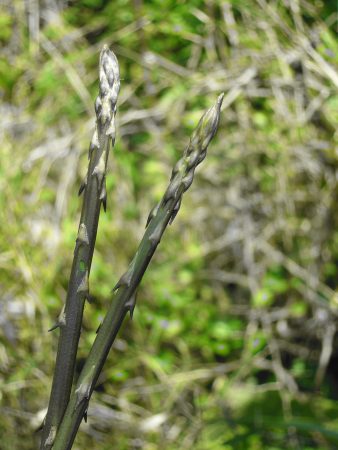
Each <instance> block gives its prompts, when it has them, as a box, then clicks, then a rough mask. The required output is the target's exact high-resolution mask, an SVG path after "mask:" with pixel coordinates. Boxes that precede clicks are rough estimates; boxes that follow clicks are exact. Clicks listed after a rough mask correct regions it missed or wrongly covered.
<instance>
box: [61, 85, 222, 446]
mask: <svg viewBox="0 0 338 450" xmlns="http://www.w3.org/2000/svg"><path fill="white" fill-rule="evenodd" d="M223 95H224V94H222V95H220V96H219V97H218V99H217V102H216V104H215V105H214V106H213V107H212V108H210V109H209V110H208V111H207V112H206V113H205V114H204V115H203V116H202V118H201V119H200V121H199V123H198V126H197V128H196V130H195V131H194V132H193V134H192V137H191V139H190V143H189V145H188V147H187V148H186V150H185V152H184V154H183V157H182V158H181V159H180V160H179V161H178V162H177V164H176V165H175V167H174V169H173V171H172V175H171V179H170V182H169V186H168V188H167V190H166V191H165V194H164V196H163V198H162V200H161V201H160V203H159V204H158V205H157V206H156V207H155V208H154V209H153V210H152V211H151V213H150V215H149V218H148V222H147V228H146V231H145V234H144V236H143V238H142V241H141V243H140V245H139V247H138V250H137V252H136V254H135V256H134V258H133V260H132V262H131V264H130V266H129V268H128V270H127V272H126V273H125V274H124V275H123V276H122V277H121V278H120V280H119V281H118V283H117V284H116V286H115V287H114V289H113V299H112V303H111V306H110V308H109V310H108V312H107V315H106V316H105V318H104V321H103V323H102V325H101V327H100V328H99V330H98V332H97V336H96V339H95V341H94V344H93V346H92V348H91V351H90V353H89V356H88V358H87V360H86V363H85V365H84V367H83V369H82V372H81V374H80V376H79V379H78V382H77V384H76V387H75V389H74V390H73V392H72V395H71V398H70V401H69V404H68V407H67V410H66V412H65V415H64V417H63V420H62V422H61V425H60V428H59V430H58V431H57V434H56V437H55V441H54V445H53V450H69V449H71V447H72V444H73V441H74V439H75V436H76V433H77V430H78V428H79V426H80V423H81V420H82V417H83V416H84V415H85V414H86V411H87V408H88V403H89V399H90V397H91V394H92V392H93V389H94V387H95V383H96V382H97V379H98V377H99V374H100V372H101V370H102V367H103V365H104V362H105V360H106V358H107V356H108V353H109V350H110V348H111V346H112V344H113V342H114V339H115V337H116V335H117V333H118V330H119V328H120V326H121V324H122V321H123V319H124V317H125V315H126V314H127V312H128V311H129V312H130V315H131V317H132V314H133V310H134V307H135V301H136V300H135V299H136V297H135V295H136V289H137V287H138V285H139V284H140V282H141V279H142V277H143V274H144V272H145V270H146V269H147V267H148V264H149V262H150V260H151V258H152V256H153V254H154V252H155V250H156V248H157V246H158V244H159V242H160V240H161V237H162V235H163V233H164V231H165V229H166V227H167V225H168V223H172V221H173V220H174V218H175V216H176V214H177V213H178V210H179V208H180V204H181V200H182V196H183V193H184V192H185V191H186V190H187V189H188V188H189V187H190V185H191V183H192V182H193V178H194V172H195V169H196V167H197V165H198V164H200V163H201V162H202V161H203V159H204V158H205V156H206V151H207V147H208V145H209V143H210V141H211V139H212V138H213V137H214V135H215V133H216V131H217V128H218V123H219V116H220V109H221V105H222V100H223Z"/></svg>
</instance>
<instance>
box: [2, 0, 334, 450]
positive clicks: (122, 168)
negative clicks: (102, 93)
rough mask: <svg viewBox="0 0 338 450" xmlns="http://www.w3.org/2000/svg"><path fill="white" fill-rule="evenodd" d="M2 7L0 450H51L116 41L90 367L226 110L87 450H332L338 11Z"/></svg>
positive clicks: (111, 371)
mask: <svg viewBox="0 0 338 450" xmlns="http://www.w3.org/2000/svg"><path fill="white" fill-rule="evenodd" d="M1 3H2V8H1V13H0V42H1V48H2V49H1V54H0V89H1V91H0V110H1V125H0V133H1V166H0V227H1V230H0V233H1V243H0V249H1V252H0V288H1V302H0V322H1V335H0V394H1V406H0V412H1V415H0V435H1V437H2V438H1V444H0V447H1V449H4V450H13V449H34V448H36V447H37V445H38V441H39V433H38V432H36V429H37V428H38V427H39V425H40V424H41V422H42V419H43V417H44V414H45V411H46V407H47V403H48V395H49V392H50V383H51V378H52V371H53V366H54V358H55V351H56V345H57V334H58V332H57V331H56V332H54V333H47V330H48V328H50V326H51V325H52V324H53V323H54V321H55V318H56V317H57V316H58V314H59V312H60V309H61V305H62V302H63V301H64V299H65V295H66V289H67V282H68V276H69V273H70V267H71V261H72V253H73V248H74V243H75V237H76V232H77V227H78V220H79V213H80V208H81V199H80V200H79V199H78V197H77V191H78V188H79V186H80V183H81V180H82V179H83V177H84V175H85V173H86V167H87V150H88V145H89V141H90V139H91V135H92V131H93V125H94V108H93V101H94V98H95V97H96V95H97V87H98V70H97V69H98V56H99V51H100V49H101V48H102V45H103V44H104V43H107V44H108V45H109V46H110V47H111V48H112V49H113V50H114V52H115V53H116V55H117V56H118V59H119V63H120V68H121V77H122V83H121V91H120V98H119V105H118V115H117V142H116V147H115V150H114V153H113V154H111V157H110V162H109V175H108V178H107V188H108V210H107V213H106V214H105V215H104V214H102V216H101V219H100V224H99V231H98V238H97V247H96V251H95V255H94V261H93V266H92V271H91V279H90V288H91V296H92V303H91V304H87V305H86V309H85V316H84V324H83V333H82V337H81V343H80V349H79V362H78V370H80V369H81V366H82V365H83V360H84V358H85V356H86V354H87V351H88V348H89V346H90V345H91V343H92V342H93V339H94V336H95V330H96V328H97V326H98V325H99V322H100V320H101V318H102V316H103V315H104V312H105V310H106V308H107V305H108V303H109V298H110V291H111V289H112V287H113V286H114V284H115V282H116V281H117V280H118V278H119V276H120V275H121V274H122V273H123V272H124V270H125V269H126V267H127V265H128V262H129V261H130V260H131V258H132V256H133V254H134V252H135V249H136V246H137V243H138V241H139V239H140V237H141V236H142V234H143V230H144V225H145V221H146V218H147V215H148V213H149V211H150V209H151V208H152V207H153V206H154V204H155V203H156V201H158V200H159V199H160V197H161V195H162V193H163V191H164V189H165V187H166V184H167V181H168V178H169V176H170V171H171V167H172V165H173V163H174V162H175V161H176V159H177V158H178V157H179V155H181V153H182V151H183V149H184V147H185V146H186V144H187V142H188V139H189V135H190V133H191V131H192V129H193V128H194V126H195V125H196V123H197V121H198V119H199V117H200V116H201V114H202V112H203V111H204V109H205V108H207V107H209V106H211V104H212V103H213V102H214V101H215V99H216V96H217V95H218V94H219V93H220V92H222V91H224V92H225V99H224V102H223V113H222V116H221V123H220V128H219V132H218V135H217V138H216V139H215V140H214V141H213V142H212V145H211V146H210V149H209V154H208V156H207V159H206V160H205V162H204V163H203V165H202V166H201V167H199V169H198V175H197V177H196V180H195V183H194V185H193V186H192V188H191V190H190V191H189V192H188V193H187V194H186V195H185V197H184V200H183V205H182V208H181V210H180V213H179V215H178V217H177V218H176V220H175V222H174V224H173V226H172V227H170V229H169V230H168V232H167V233H166V235H165V237H164V239H163V241H162V243H161V245H160V246H159V248H158V251H157V253H156V256H155V258H154V261H153V262H152V264H151V266H150V268H149V270H148V273H147V274H146V275H145V278H144V280H143V283H142V286H141V288H140V289H139V295H138V303H137V308H136V310H135V314H134V320H133V321H132V322H131V321H130V319H129V318H128V319H126V321H125V323H124V326H123V329H122V332H121V333H120V334H119V336H118V339H117V340H116V343H115V345H114V348H113V350H112V352H111V354H110V356H109V359H108V361H107V364H106V366H105V368H104V371H103V373H102V375H101V377H100V380H99V383H98V386H97V389H96V391H95V392H94V395H93V398H92V402H91V404H90V408H89V412H88V423H87V424H83V425H82V426H81V429H80V433H79V435H78V438H77V440H76V444H75V445H74V448H76V449H89V448H90V449H98V450H100V449H119V450H127V449H128V450H129V449H144V450H156V449H162V450H179V449H180V450H181V449H182V450H183V449H184V450H188V449H194V450H218V449H226V450H231V449H239V450H258V449H270V450H277V449H278V450H282V449H301V450H303V449H304V450H306V449H314V448H316V449H336V448H338V349H337V336H336V327H337V325H338V320H337V318H338V296H337V291H335V289H336V287H337V284H336V280H337V261H338V231H337V222H338V220H337V218H338V217H337V184H336V179H337V159H338V156H337V155H338V154H337V149H336V148H335V138H336V137H337V134H335V128H336V124H337V120H338V96H337V87H338V74H337V71H336V69H337V62H338V52H337V50H338V45H337V40H336V36H335V29H336V26H337V25H336V20H337V13H336V11H335V6H336V2H335V1H310V0H280V1H267V0H242V1H239V0H229V1H222V0H205V1H202V0H190V1H184V0H180V1H173V0H149V1H144V2H143V1H142V0H134V1H131V0H115V1H104V0H80V1H65V0H44V1H38V0H26V1H22V0H21V1H19V0H15V1H9V0H2V2H1Z"/></svg>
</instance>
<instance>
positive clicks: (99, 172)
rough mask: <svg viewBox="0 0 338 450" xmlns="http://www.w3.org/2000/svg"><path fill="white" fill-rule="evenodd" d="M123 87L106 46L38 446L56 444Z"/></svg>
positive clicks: (113, 56)
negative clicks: (50, 383)
mask: <svg viewBox="0 0 338 450" xmlns="http://www.w3.org/2000/svg"><path fill="white" fill-rule="evenodd" d="M119 88H120V75H119V67H118V62H117V59H116V57H115V55H114V53H112V52H111V51H110V50H109V49H108V47H107V46H104V47H103V49H102V51H101V55H100V82H99V95H98V97H97V98H96V101H95V112H96V118H97V119H96V126H95V131H94V135H93V138H92V141H91V144H90V147H89V155H88V157H89V166H88V173H87V178H86V180H85V181H84V183H82V185H81V187H80V191H79V195H80V194H81V193H82V192H84V198H83V206H82V212H81V219H80V225H79V229H78V235H77V239H76V245H75V250H74V259H73V265H72V270H71V275H70V280H69V285H68V292H67V298H66V303H65V306H64V308H63V310H62V312H61V314H60V316H59V319H58V321H57V323H56V324H55V325H54V326H53V327H52V328H51V330H53V329H55V328H60V337H59V344H58V351H57V356H56V363H55V371H54V379H53V384H52V390H51V395H50V401H49V406H48V412H47V416H46V420H45V424H44V428H43V433H42V440H41V447H40V448H41V449H44V450H47V449H50V448H51V447H52V444H53V441H54V438H55V434H56V431H57V428H58V426H59V424H60V421H61V419H62V417H63V414H64V412H65V409H66V406H67V403H68V401H69V397H70V392H71V387H72V383H73V375H74V366H75V360H76V353H77V347H78V342H79V337H80V332H81V323H82V315H83V308H84V303H85V300H86V298H88V294H89V287H88V276H89V273H90V268H91V263H92V257H93V252H94V246H95V240H96V233H97V226H98V221H99V215H100V206H101V204H102V205H103V208H104V210H106V195H107V194H106V182H105V176H106V168H107V160H108V153H109V145H110V140H111V141H112V145H114V142H115V113H116V102H117V97H118V93H119ZM51 330H50V331H51Z"/></svg>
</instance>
